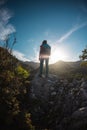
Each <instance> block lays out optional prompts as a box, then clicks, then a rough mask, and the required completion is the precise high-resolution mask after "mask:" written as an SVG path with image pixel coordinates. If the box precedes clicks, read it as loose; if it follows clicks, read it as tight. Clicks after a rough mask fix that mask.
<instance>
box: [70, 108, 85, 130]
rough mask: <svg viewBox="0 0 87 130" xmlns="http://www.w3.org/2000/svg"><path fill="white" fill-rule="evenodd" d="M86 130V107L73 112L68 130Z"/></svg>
mask: <svg viewBox="0 0 87 130" xmlns="http://www.w3.org/2000/svg"><path fill="white" fill-rule="evenodd" d="M86 129H87V107H83V108H80V109H78V110H77V111H75V112H74V113H73V114H72V116H71V120H70V124H69V127H68V130H86Z"/></svg>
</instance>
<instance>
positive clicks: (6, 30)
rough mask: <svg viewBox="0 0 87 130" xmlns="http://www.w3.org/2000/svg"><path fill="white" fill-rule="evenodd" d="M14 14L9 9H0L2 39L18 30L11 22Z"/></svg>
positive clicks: (0, 36) (0, 38) (0, 33)
mask: <svg viewBox="0 0 87 130" xmlns="http://www.w3.org/2000/svg"><path fill="white" fill-rule="evenodd" d="M12 17H13V14H12V12H11V11H10V10H8V9H5V8H3V9H0V40H5V39H6V37H7V35H9V34H12V33H14V32H16V29H15V28H14V26H13V25H12V24H10V23H9V22H10V19H11V18H12Z"/></svg>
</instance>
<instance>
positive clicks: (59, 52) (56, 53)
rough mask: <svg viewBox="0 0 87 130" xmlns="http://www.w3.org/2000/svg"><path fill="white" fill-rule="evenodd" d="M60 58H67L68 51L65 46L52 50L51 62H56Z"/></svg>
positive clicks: (64, 59)
mask: <svg viewBox="0 0 87 130" xmlns="http://www.w3.org/2000/svg"><path fill="white" fill-rule="evenodd" d="M59 60H63V61H66V60H67V53H66V52H65V50H64V49H63V48H62V49H61V48H55V49H53V50H52V51H51V56H50V64H52V63H55V62H57V61H59Z"/></svg>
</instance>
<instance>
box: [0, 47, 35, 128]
mask: <svg viewBox="0 0 87 130" xmlns="http://www.w3.org/2000/svg"><path fill="white" fill-rule="evenodd" d="M29 75H30V72H29V71H28V70H26V69H25V68H24V67H22V65H21V64H20V62H19V61H18V60H17V59H16V58H15V57H13V56H12V55H11V53H9V52H8V49H6V48H2V47H0V121H1V122H0V130H3V129H5V130H19V129H21V130H34V127H33V125H32V122H31V116H30V115H31V114H30V113H29V110H28V105H27V104H28V102H29V99H28V98H27V97H28V89H29V87H30V82H29V79H28V78H29Z"/></svg>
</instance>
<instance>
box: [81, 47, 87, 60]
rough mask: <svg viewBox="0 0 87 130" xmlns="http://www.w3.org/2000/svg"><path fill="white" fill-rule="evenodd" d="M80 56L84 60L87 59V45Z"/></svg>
mask: <svg viewBox="0 0 87 130" xmlns="http://www.w3.org/2000/svg"><path fill="white" fill-rule="evenodd" d="M79 58H80V59H81V60H83V61H86V60H87V47H86V48H85V49H84V50H83V51H82V55H80V56H79Z"/></svg>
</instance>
